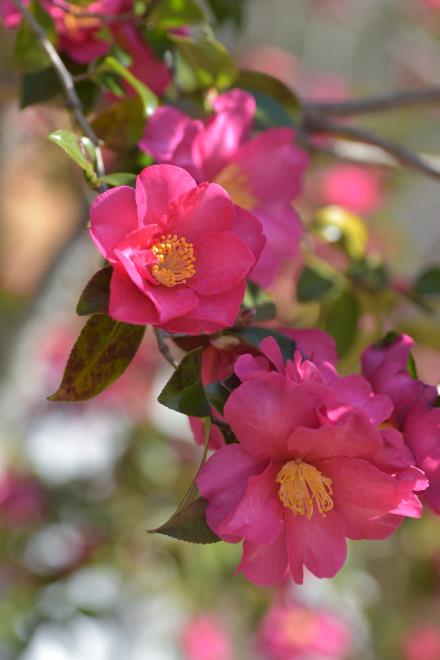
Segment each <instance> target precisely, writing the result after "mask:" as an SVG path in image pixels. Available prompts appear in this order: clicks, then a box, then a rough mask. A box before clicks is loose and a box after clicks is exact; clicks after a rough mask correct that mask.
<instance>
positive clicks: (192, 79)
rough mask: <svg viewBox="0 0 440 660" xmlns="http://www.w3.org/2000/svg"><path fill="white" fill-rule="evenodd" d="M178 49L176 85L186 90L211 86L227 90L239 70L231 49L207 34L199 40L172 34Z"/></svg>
mask: <svg viewBox="0 0 440 660" xmlns="http://www.w3.org/2000/svg"><path fill="white" fill-rule="evenodd" d="M170 39H171V41H172V42H173V43H174V46H175V48H176V53H175V60H176V66H175V68H176V84H177V86H178V87H179V88H180V89H182V90H183V91H185V92H193V91H196V90H201V89H208V88H209V87H216V88H217V89H225V88H227V87H230V86H231V85H232V83H233V82H234V80H235V79H236V77H237V73H238V70H237V68H236V66H235V64H234V61H233V59H232V57H231V55H230V54H229V52H228V50H227V49H226V48H225V46H223V44H221V43H220V42H219V41H216V40H215V39H213V38H211V37H209V36H206V35H203V36H202V37H200V39H198V40H195V39H192V38H191V37H182V36H180V35H177V34H172V35H171V36H170Z"/></svg>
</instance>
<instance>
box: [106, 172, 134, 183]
mask: <svg viewBox="0 0 440 660" xmlns="http://www.w3.org/2000/svg"><path fill="white" fill-rule="evenodd" d="M98 181H99V183H106V184H108V185H109V186H134V183H135V181H136V174H132V173H131V172H114V173H113V174H106V175H105V176H100V177H99V179H98Z"/></svg>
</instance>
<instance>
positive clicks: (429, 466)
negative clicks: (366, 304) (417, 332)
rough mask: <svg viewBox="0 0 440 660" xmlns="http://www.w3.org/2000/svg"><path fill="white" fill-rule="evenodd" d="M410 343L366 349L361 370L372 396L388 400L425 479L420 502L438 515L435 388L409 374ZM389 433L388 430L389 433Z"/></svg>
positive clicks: (400, 339) (403, 339) (439, 427)
mask: <svg viewBox="0 0 440 660" xmlns="http://www.w3.org/2000/svg"><path fill="white" fill-rule="evenodd" d="M413 344H414V341H413V340H412V339H411V337H409V336H408V335H396V336H391V337H390V339H389V340H386V341H382V342H379V343H378V344H375V345H373V346H370V347H369V348H367V349H366V350H365V351H364V353H363V354H362V356H361V360H362V370H363V373H364V375H365V377H366V379H367V380H368V381H369V382H370V384H371V385H372V387H373V391H374V392H380V393H381V394H386V395H387V396H389V397H390V399H391V401H392V402H393V410H392V413H391V415H390V417H389V420H388V421H389V422H390V425H391V426H392V427H394V428H395V429H398V430H399V431H400V432H401V433H402V434H403V438H404V440H405V442H406V444H407V445H408V447H409V449H410V450H411V451H412V452H413V454H414V457H415V461H416V463H415V464H416V465H417V466H418V467H420V468H421V469H422V470H423V471H424V472H425V473H426V476H427V477H428V480H429V487H428V488H427V490H426V491H425V493H424V494H423V495H424V498H425V499H426V501H427V502H428V504H429V505H430V507H431V508H432V510H433V511H434V512H435V513H437V514H440V407H438V394H437V389H436V387H434V386H432V385H426V384H425V383H423V382H422V381H421V380H419V379H418V378H416V377H414V375H413V374H411V373H410V370H409V364H410V360H411V357H410V350H411V347H412V346H413ZM391 430H392V429H391Z"/></svg>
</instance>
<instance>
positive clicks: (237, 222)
mask: <svg viewBox="0 0 440 660" xmlns="http://www.w3.org/2000/svg"><path fill="white" fill-rule="evenodd" d="M232 230H233V231H234V232H235V233H236V234H237V235H238V236H239V237H240V238H241V240H242V241H243V243H246V245H247V246H248V247H249V248H250V249H251V250H252V252H253V253H254V256H255V263H257V262H258V259H259V258H260V256H261V253H262V251H263V248H264V246H265V245H266V237H265V236H264V234H263V229H262V226H261V222H260V221H259V220H258V219H257V218H256V217H255V216H254V215H252V213H249V211H245V209H242V208H241V207H240V206H235V219H234V224H233V226H232ZM251 279H252V278H251Z"/></svg>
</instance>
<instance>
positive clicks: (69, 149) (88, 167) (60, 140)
mask: <svg viewBox="0 0 440 660" xmlns="http://www.w3.org/2000/svg"><path fill="white" fill-rule="evenodd" d="M48 138H49V140H50V141H51V142H54V143H55V144H57V145H58V146H59V147H61V149H62V150H63V151H65V152H66V154H67V155H68V156H70V158H72V160H74V161H75V163H76V164H77V165H79V166H80V167H81V169H82V170H84V172H85V174H86V176H87V177H88V178H89V179H90V180H93V181H96V175H95V170H94V168H93V164H92V157H91V155H92V154H93V153H94V146H93V144H92V142H91V141H90V140H89V139H88V138H86V137H78V136H77V135H75V134H74V133H71V132H70V131H66V130H64V129H60V130H58V131H54V132H53V133H51V134H50V135H49V136H48Z"/></svg>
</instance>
